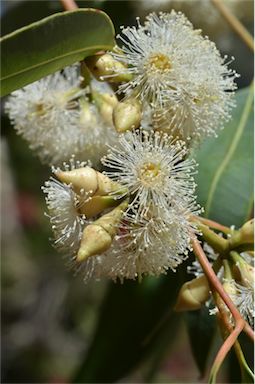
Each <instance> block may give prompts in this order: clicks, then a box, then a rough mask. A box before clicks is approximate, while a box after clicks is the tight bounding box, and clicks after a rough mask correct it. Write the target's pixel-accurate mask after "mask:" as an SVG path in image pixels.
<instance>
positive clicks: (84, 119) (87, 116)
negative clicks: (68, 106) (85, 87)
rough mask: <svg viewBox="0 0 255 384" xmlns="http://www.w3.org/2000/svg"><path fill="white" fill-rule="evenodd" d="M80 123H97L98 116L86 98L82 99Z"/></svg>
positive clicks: (83, 124) (85, 124)
mask: <svg viewBox="0 0 255 384" xmlns="http://www.w3.org/2000/svg"><path fill="white" fill-rule="evenodd" d="M80 123H81V125H82V126H85V127H86V126H92V125H93V124H97V119H96V116H95V114H94V113H93V112H92V110H91V108H90V104H89V103H88V102H87V101H86V100H85V99H80Z"/></svg>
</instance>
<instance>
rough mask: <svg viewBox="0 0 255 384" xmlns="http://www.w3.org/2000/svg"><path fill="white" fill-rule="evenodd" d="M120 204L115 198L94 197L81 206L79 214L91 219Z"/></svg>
mask: <svg viewBox="0 0 255 384" xmlns="http://www.w3.org/2000/svg"><path fill="white" fill-rule="evenodd" d="M119 203H120V201H119V200H117V199H115V198H114V197H113V196H93V197H92V198H91V199H89V200H88V201H86V202H85V203H84V204H82V205H81V207H80V208H79V212H80V213H81V214H83V215H85V216H86V218H87V219H90V218H91V217H93V216H96V215H98V214H99V213H101V212H103V211H104V210H105V209H108V208H113V207H116V205H118V204H119Z"/></svg>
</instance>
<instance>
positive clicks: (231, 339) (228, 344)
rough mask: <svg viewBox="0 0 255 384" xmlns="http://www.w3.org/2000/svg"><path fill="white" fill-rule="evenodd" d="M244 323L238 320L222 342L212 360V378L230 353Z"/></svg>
mask: <svg viewBox="0 0 255 384" xmlns="http://www.w3.org/2000/svg"><path fill="white" fill-rule="evenodd" d="M244 324H245V321H244V320H243V319H239V320H238V322H236V326H235V329H234V330H233V332H231V333H230V335H229V336H228V337H227V339H226V340H225V341H224V343H223V344H222V346H221V348H220V350H219V352H218V353H217V356H216V358H215V360H214V363H213V366H212V369H211V372H212V375H211V376H213V377H215V376H216V374H217V372H218V370H219V368H220V366H221V364H222V363H223V361H224V360H225V357H226V355H227V354H228V352H229V351H230V349H231V348H232V347H233V345H234V344H235V342H236V340H237V338H238V336H239V334H240V333H241V332H242V330H243V328H244Z"/></svg>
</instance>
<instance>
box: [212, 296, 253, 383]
mask: <svg viewBox="0 0 255 384" xmlns="http://www.w3.org/2000/svg"><path fill="white" fill-rule="evenodd" d="M213 298H214V301H215V303H216V305H217V307H218V309H219V321H220V322H221V323H223V325H224V330H225V331H227V332H228V333H229V334H230V333H231V332H232V331H233V326H232V325H231V322H230V317H229V312H227V311H226V307H225V305H224V303H223V301H222V300H221V299H220V297H219V295H218V294H217V293H214V294H213ZM223 337H224V339H225V338H226V335H224V336H223ZM234 349H235V353H236V356H237V359H238V362H239V365H240V369H241V372H242V373H243V369H244V367H245V368H246V370H247V371H249V372H250V374H251V375H253V372H252V371H251V370H250V368H249V366H248V364H247V362H246V360H245V357H244V354H243V351H242V348H241V345H240V343H239V342H238V340H236V342H235V344H234Z"/></svg>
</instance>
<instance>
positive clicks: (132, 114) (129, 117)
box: [113, 98, 142, 133]
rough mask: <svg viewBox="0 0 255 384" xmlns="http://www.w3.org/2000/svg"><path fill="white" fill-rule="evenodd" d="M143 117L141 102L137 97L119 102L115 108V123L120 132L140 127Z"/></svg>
mask: <svg viewBox="0 0 255 384" xmlns="http://www.w3.org/2000/svg"><path fill="white" fill-rule="evenodd" d="M141 119H142V108H141V104H140V103H139V101H138V100H137V99H135V98H132V99H128V100H126V101H123V102H120V103H118V104H117V105H116V107H115V108H114V110H113V123H114V125H115V129H116V131H117V132H119V133H122V132H125V131H129V130H132V129H136V128H138V127H139V125H140V123H141Z"/></svg>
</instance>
